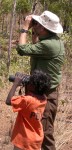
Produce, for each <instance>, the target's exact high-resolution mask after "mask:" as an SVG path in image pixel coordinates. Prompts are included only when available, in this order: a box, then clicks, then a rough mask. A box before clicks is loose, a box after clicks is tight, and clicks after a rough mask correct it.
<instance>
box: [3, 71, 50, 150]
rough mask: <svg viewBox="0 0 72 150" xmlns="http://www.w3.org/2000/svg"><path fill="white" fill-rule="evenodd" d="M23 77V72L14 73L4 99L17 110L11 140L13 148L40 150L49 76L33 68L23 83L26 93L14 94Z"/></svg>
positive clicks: (18, 149)
mask: <svg viewBox="0 0 72 150" xmlns="http://www.w3.org/2000/svg"><path fill="white" fill-rule="evenodd" d="M23 77H24V75H23V74H16V76H15V81H14V83H13V86H12V88H11V90H10V92H9V94H8V96H7V99H6V104H7V105H11V106H12V108H13V111H14V112H18V115H17V119H16V122H15V126H14V129H13V132H12V137H11V142H12V143H13V144H14V150H40V148H41V144H42V141H43V137H44V134H43V127H42V124H41V118H42V115H43V112H44V109H45V105H46V99H47V96H46V93H47V92H48V90H49V88H50V77H49V76H48V75H47V74H46V73H44V72H42V71H38V70H35V71H34V72H33V73H32V75H31V76H30V77H29V81H28V82H26V83H25V89H26V94H25V95H19V96H14V94H15V91H16V88H17V87H18V86H19V85H20V84H21V83H22V80H23Z"/></svg>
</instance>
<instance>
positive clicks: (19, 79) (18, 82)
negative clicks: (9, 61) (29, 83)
mask: <svg viewBox="0 0 72 150" xmlns="http://www.w3.org/2000/svg"><path fill="white" fill-rule="evenodd" d="M23 78H24V74H23V73H20V72H17V73H16V74H15V81H14V84H16V85H17V86H19V85H22V84H21V83H22V80H23Z"/></svg>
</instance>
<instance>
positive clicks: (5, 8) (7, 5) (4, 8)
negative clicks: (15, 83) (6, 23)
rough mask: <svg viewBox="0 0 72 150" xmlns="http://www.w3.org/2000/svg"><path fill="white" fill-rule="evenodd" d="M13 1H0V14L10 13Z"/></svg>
mask: <svg viewBox="0 0 72 150" xmlns="http://www.w3.org/2000/svg"><path fill="white" fill-rule="evenodd" d="M12 3H13V0H2V1H1V10H0V11H1V13H2V14H7V13H9V12H10V11H11V8H12Z"/></svg>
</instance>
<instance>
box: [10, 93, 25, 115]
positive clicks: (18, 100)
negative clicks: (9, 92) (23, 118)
mask: <svg viewBox="0 0 72 150" xmlns="http://www.w3.org/2000/svg"><path fill="white" fill-rule="evenodd" d="M11 105H12V108H13V111H14V112H19V111H21V110H22V109H24V108H26V106H27V102H26V99H25V96H13V97H12V99H11Z"/></svg>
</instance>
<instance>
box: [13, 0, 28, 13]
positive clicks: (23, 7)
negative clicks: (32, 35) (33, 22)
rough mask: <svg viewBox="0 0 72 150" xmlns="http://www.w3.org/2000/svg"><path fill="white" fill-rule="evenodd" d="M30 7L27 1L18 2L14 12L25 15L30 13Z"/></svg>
mask: <svg viewBox="0 0 72 150" xmlns="http://www.w3.org/2000/svg"><path fill="white" fill-rule="evenodd" d="M30 8H31V5H30V3H28V2H27V0H18V1H17V6H16V10H17V12H18V13H22V14H23V13H26V12H28V11H30Z"/></svg>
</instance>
